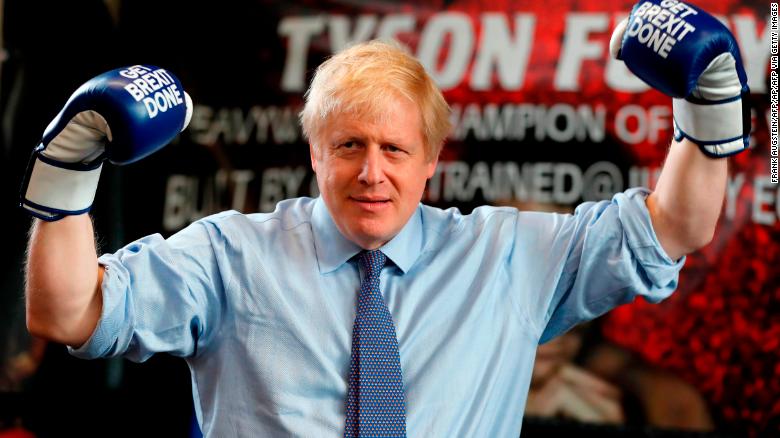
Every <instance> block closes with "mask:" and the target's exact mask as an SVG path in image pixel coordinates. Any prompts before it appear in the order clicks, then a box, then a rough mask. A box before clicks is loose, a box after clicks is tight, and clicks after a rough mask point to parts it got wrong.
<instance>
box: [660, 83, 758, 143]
mask: <svg viewBox="0 0 780 438" xmlns="http://www.w3.org/2000/svg"><path fill="white" fill-rule="evenodd" d="M742 104H743V103H742V98H741V96H737V97H736V98H735V99H734V100H732V101H728V102H724V103H710V104H705V103H693V102H690V101H688V100H685V99H673V100H672V108H673V113H674V130H675V133H674V137H675V138H676V139H677V140H680V139H682V138H683V137H684V138H688V139H689V140H691V141H692V142H694V143H696V144H697V145H699V146H700V147H701V148H702V149H703V150H704V151H705V152H708V153H709V154H710V155H715V156H724V155H731V154H733V153H735V152H739V151H741V150H742V149H744V148H745V144H744V141H743V139H744V138H746V137H747V136H748V135H749V134H750V133H749V132H744V129H745V128H744V122H743V112H742Z"/></svg>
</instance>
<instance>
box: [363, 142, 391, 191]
mask: <svg viewBox="0 0 780 438" xmlns="http://www.w3.org/2000/svg"><path fill="white" fill-rule="evenodd" d="M365 151H366V152H365V155H364V156H363V165H362V167H361V169H360V174H359V175H358V180H359V181H360V182H361V183H363V184H366V185H369V186H372V185H376V184H380V183H382V182H384V180H385V172H384V168H383V166H384V158H383V157H382V151H381V150H380V147H379V146H378V145H375V144H372V145H369V146H368V147H367V148H366V149H365Z"/></svg>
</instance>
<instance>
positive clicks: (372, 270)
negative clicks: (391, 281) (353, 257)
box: [360, 249, 387, 277]
mask: <svg viewBox="0 0 780 438" xmlns="http://www.w3.org/2000/svg"><path fill="white" fill-rule="evenodd" d="M386 261H387V256H386V255H385V254H384V253H383V252H382V251H380V250H378V249H375V250H373V251H363V252H361V253H360V264H361V265H363V269H365V271H366V277H378V276H379V273H380V272H381V271H382V267H384V266H385V262H386Z"/></svg>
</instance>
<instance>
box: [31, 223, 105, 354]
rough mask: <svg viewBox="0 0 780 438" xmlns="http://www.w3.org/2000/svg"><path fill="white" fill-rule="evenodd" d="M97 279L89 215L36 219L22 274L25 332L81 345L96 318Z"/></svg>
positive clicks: (99, 303) (98, 301)
mask: <svg viewBox="0 0 780 438" xmlns="http://www.w3.org/2000/svg"><path fill="white" fill-rule="evenodd" d="M102 277H103V268H102V267H100V266H99V265H98V262H97V252H96V249H95V238H94V234H93V230H92V221H91V220H90V217H89V215H86V214H82V215H78V216H67V217H65V218H63V219H62V220H59V221H56V222H46V221H41V220H37V219H36V220H35V221H34V223H33V227H32V230H31V233H30V243H29V248H28V252H27V270H26V280H27V281H26V293H25V296H26V305H27V328H28V330H29V331H30V333H31V334H33V335H35V336H39V337H43V338H46V339H49V340H52V341H55V342H60V343H63V344H67V345H71V346H74V347H78V346H80V345H82V344H83V343H84V342H86V341H87V339H89V336H90V335H91V334H92V331H93V330H94V329H95V326H96V325H97V322H98V319H99V318H100V312H101V309H102V294H101V293H100V284H101V280H102Z"/></svg>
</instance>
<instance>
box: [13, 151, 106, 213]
mask: <svg viewBox="0 0 780 438" xmlns="http://www.w3.org/2000/svg"><path fill="white" fill-rule="evenodd" d="M31 164H32V170H31V172H30V176H29V179H28V182H27V185H26V188H25V192H24V196H23V198H22V203H21V206H22V207H23V208H24V209H26V210H27V211H28V212H29V213H30V214H32V215H33V216H36V217H39V218H41V219H44V220H49V221H53V220H58V219H61V218H62V217H63V216H67V215H76V214H82V213H86V212H87V211H89V209H90V207H91V206H92V202H93V201H94V200H95V192H96V191H97V185H98V180H99V179H100V171H101V169H102V168H103V164H102V160H97V161H96V162H95V163H93V164H89V165H83V164H71V163H62V162H58V161H55V160H52V159H49V158H46V157H45V156H43V155H41V154H40V153H36V154H35V156H34V157H33V162H32V163H31Z"/></svg>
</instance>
